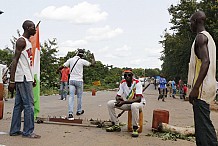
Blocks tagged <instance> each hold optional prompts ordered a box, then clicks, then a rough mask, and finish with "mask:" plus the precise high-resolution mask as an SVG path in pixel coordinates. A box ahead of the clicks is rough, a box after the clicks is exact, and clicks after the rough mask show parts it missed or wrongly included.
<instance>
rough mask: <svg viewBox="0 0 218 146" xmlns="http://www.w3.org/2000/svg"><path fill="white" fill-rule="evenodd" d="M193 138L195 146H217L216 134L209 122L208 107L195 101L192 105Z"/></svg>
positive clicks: (200, 101) (202, 102)
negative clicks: (194, 138)
mask: <svg viewBox="0 0 218 146" xmlns="http://www.w3.org/2000/svg"><path fill="white" fill-rule="evenodd" d="M193 111H194V122H195V137H196V145H197V146H218V142H217V137H216V132H215V129H214V126H213V124H212V121H211V120H210V106H209V104H207V103H206V102H205V101H203V100H200V99H197V100H195V101H194V103H193Z"/></svg>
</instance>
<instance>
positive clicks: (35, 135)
mask: <svg viewBox="0 0 218 146" xmlns="http://www.w3.org/2000/svg"><path fill="white" fill-rule="evenodd" d="M23 138H33V139H39V138H41V136H40V135H37V134H35V133H32V134H30V135H27V136H24V135H23Z"/></svg>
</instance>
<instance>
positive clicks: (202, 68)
mask: <svg viewBox="0 0 218 146" xmlns="http://www.w3.org/2000/svg"><path fill="white" fill-rule="evenodd" d="M205 20H206V15H205V13H204V12H202V11H197V12H195V13H194V14H193V15H192V16H191V18H190V26H191V30H192V31H193V32H194V33H196V38H195V40H194V42H193V45H192V48H191V56H190V65H189V74H188V91H189V102H190V103H191V104H192V105H193V111H194V124H195V136H196V144H197V145H198V146H218V143H217V137H216V132H215V128H214V126H213V124H212V122H211V120H210V108H209V104H210V102H211V101H212V100H213V99H214V97H215V93H216V79H215V74H216V46H215V43H214V41H213V38H212V37H211V35H210V34H209V33H208V32H207V31H206V30H205ZM23 29H24V33H23V35H22V36H21V37H20V38H19V39H18V40H17V42H16V50H15V56H14V58H13V63H12V67H11V76H10V82H9V91H11V92H13V90H14V89H15V88H16V98H15V105H14V110H13V116H12V122H11V129H10V135H11V136H17V135H23V137H26V138H40V136H39V135H37V134H34V133H33V131H34V111H33V109H34V108H33V106H34V102H33V93H32V89H33V86H34V85H35V82H34V79H33V76H32V72H31V69H32V60H31V59H32V57H31V55H32V54H28V52H31V51H29V50H31V48H32V46H31V43H30V42H29V38H30V36H32V35H34V34H35V32H36V30H35V24H34V23H33V22H32V21H29V20H27V21H25V22H24V23H23ZM83 53H84V52H82V51H80V50H79V51H78V53H77V55H76V56H75V57H73V58H70V59H69V60H67V61H66V62H65V63H64V65H63V67H69V68H70V79H69V90H70V96H69V106H68V107H69V111H68V114H69V115H68V118H69V119H73V108H74V94H75V91H77V99H78V101H79V102H78V105H77V114H78V115H79V114H83V113H84V110H82V107H81V106H82V105H81V100H82V92H83V78H82V77H83V75H82V73H83V66H90V65H92V64H94V62H95V59H94V55H93V57H92V58H93V60H92V63H90V62H88V61H86V60H84V59H82V56H83ZM76 63H77V64H76ZM74 64H76V66H77V67H75V68H73V66H74ZM63 67H62V68H63ZM72 68H73V69H72ZM65 97H66V96H63V98H65ZM145 104H146V100H145V97H143V95H142V85H141V83H140V81H139V80H137V79H135V78H134V77H133V72H132V71H131V70H126V71H124V79H123V80H122V81H121V82H120V86H119V91H118V92H117V95H116V97H115V99H114V100H110V101H108V103H107V107H108V111H109V116H110V119H111V121H112V123H113V125H112V126H111V127H109V128H107V129H106V131H107V132H115V131H121V128H120V126H119V125H118V118H117V116H116V114H115V108H118V109H121V110H131V112H132V123H133V133H132V136H133V137H138V131H137V130H138V128H139V126H138V118H139V110H140V109H142V108H143V107H144V106H145ZM23 110H24V127H23V131H21V112H22V111H23Z"/></svg>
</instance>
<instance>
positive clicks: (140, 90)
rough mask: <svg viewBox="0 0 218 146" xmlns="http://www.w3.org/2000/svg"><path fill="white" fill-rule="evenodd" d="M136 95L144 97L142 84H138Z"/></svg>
mask: <svg viewBox="0 0 218 146" xmlns="http://www.w3.org/2000/svg"><path fill="white" fill-rule="evenodd" d="M135 87H136V95H142V84H141V82H138V83H136V86H135Z"/></svg>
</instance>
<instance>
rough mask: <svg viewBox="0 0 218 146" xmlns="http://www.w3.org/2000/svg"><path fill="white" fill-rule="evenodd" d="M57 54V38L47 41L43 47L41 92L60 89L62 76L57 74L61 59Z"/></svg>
mask: <svg viewBox="0 0 218 146" xmlns="http://www.w3.org/2000/svg"><path fill="white" fill-rule="evenodd" d="M57 52H58V51H57V40H56V39H55V38H54V39H53V40H48V41H45V42H44V44H43V46H41V53H40V55H41V59H40V71H41V75H40V81H41V85H40V86H41V87H40V88H41V90H46V89H50V88H57V87H59V80H60V76H59V74H57V73H56V71H57V69H58V67H59V65H58V64H59V58H58V57H57V55H56V54H57Z"/></svg>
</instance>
